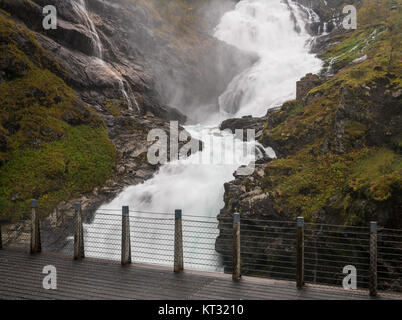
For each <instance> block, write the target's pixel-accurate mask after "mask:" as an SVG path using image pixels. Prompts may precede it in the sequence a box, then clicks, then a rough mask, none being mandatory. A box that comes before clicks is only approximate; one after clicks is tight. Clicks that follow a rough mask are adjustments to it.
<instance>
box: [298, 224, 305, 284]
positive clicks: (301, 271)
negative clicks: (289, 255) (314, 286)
mask: <svg viewBox="0 0 402 320" xmlns="http://www.w3.org/2000/svg"><path fill="white" fill-rule="evenodd" d="M296 285H297V288H298V289H303V286H304V218H303V217H298V218H297V244H296Z"/></svg>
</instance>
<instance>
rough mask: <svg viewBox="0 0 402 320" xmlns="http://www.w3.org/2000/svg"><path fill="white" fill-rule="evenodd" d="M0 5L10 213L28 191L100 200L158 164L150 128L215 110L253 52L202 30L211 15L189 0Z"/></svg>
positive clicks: (65, 206) (22, 0)
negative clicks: (49, 23)
mask: <svg viewBox="0 0 402 320" xmlns="http://www.w3.org/2000/svg"><path fill="white" fill-rule="evenodd" d="M211 2H212V1H211ZM45 5H54V6H55V7H56V8H57V13H58V25H57V29H56V30H44V29H43V26H42V20H43V15H42V7H43V6H45ZM204 5H208V2H205V4H204ZM0 9H1V11H0V18H1V48H2V60H1V83H0V85H1V86H0V89H1V95H0V96H1V103H0V108H1V126H0V134H1V136H0V141H1V150H0V152H1V153H0V155H1V158H0V160H1V167H0V176H1V190H2V192H1V194H0V207H1V212H2V216H3V217H6V218H7V219H10V218H13V219H18V218H21V217H23V216H24V215H25V214H27V213H28V210H27V207H28V206H27V204H28V200H29V199H31V198H38V199H39V201H40V203H41V207H42V213H43V214H44V215H48V214H49V213H51V212H53V209H54V208H56V211H55V213H56V214H57V215H58V216H61V215H62V212H63V211H67V212H70V210H71V201H73V199H78V198H80V200H81V201H83V202H84V204H86V205H87V207H94V208H96V207H97V206H98V205H99V204H100V203H103V202H104V201H107V200H110V199H112V198H113V197H114V196H115V195H116V194H117V193H118V192H119V191H120V190H121V189H122V188H123V187H125V186H128V185H134V184H137V183H139V182H143V181H145V180H146V179H147V178H149V177H151V176H152V175H153V173H154V172H155V170H156V169H157V168H156V167H154V166H151V165H150V164H148V162H147V161H146V151H147V141H146V137H147V134H148V132H149V131H150V129H152V128H155V127H158V128H165V129H167V126H168V121H169V120H173V119H174V120H179V121H180V122H181V123H184V122H185V121H186V120H188V121H198V120H199V118H202V117H204V116H205V115H206V114H208V112H211V110H216V109H217V99H218V96H219V93H220V92H221V91H222V90H223V88H225V86H226V85H227V84H228V83H229V82H230V80H231V79H232V78H233V77H234V76H235V75H236V74H238V73H239V72H241V71H242V70H243V69H244V68H246V67H248V66H250V65H251V63H252V62H253V61H254V60H255V57H253V56H249V55H246V54H244V53H242V52H240V51H238V50H236V49H234V48H232V47H229V46H228V45H226V44H224V43H222V42H219V41H217V40H216V39H214V38H212V37H211V36H209V35H208V34H207V33H203V32H201V31H200V30H203V29H204V28H207V26H204V25H203V24H205V25H207V24H208V23H210V22H208V21H206V20H205V21H204V20H202V19H198V18H197V17H198V14H195V13H193V12H192V10H204V7H203V6H197V5H196V6H194V3H191V2H190V3H187V2H183V1H172V2H170V3H169V4H163V3H160V2H159V1H156V0H155V1H141V0H138V1H134V0H119V1H98V0H89V1H82V0H71V1H64V0H51V1H43V0H37V1H30V0H1V1H0ZM195 106H197V108H195ZM178 109H180V110H181V111H179V110H178ZM184 113H186V114H187V115H190V116H191V118H192V119H187V118H188V117H187V116H186V115H185V114H184ZM50 163H52V166H50V165H49V164H50ZM69 200H71V201H69ZM63 201H67V202H65V203H64V202H63Z"/></svg>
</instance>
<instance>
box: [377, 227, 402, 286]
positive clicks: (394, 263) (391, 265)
mask: <svg viewBox="0 0 402 320" xmlns="http://www.w3.org/2000/svg"><path fill="white" fill-rule="evenodd" d="M377 250H378V258H377V268H378V270H377V273H378V288H379V289H380V290H392V291H398V292H402V230H398V229H388V228H379V230H378V243H377Z"/></svg>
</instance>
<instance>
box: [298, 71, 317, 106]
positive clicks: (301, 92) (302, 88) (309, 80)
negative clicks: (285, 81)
mask: <svg viewBox="0 0 402 320" xmlns="http://www.w3.org/2000/svg"><path fill="white" fill-rule="evenodd" d="M322 83H323V81H322V80H321V79H320V78H319V76H317V75H315V74H312V73H308V74H307V75H306V76H304V77H303V78H301V79H300V80H299V81H297V83H296V100H299V101H303V100H304V99H305V98H306V97H307V94H308V93H309V92H310V91H311V90H312V89H313V88H315V87H317V86H319V85H321V84H322Z"/></svg>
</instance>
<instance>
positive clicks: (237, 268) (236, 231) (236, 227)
mask: <svg viewBox="0 0 402 320" xmlns="http://www.w3.org/2000/svg"><path fill="white" fill-rule="evenodd" d="M240 259H241V258H240V214H239V213H235V214H234V216H233V274H232V278H233V280H240V278H241V261H240Z"/></svg>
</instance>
